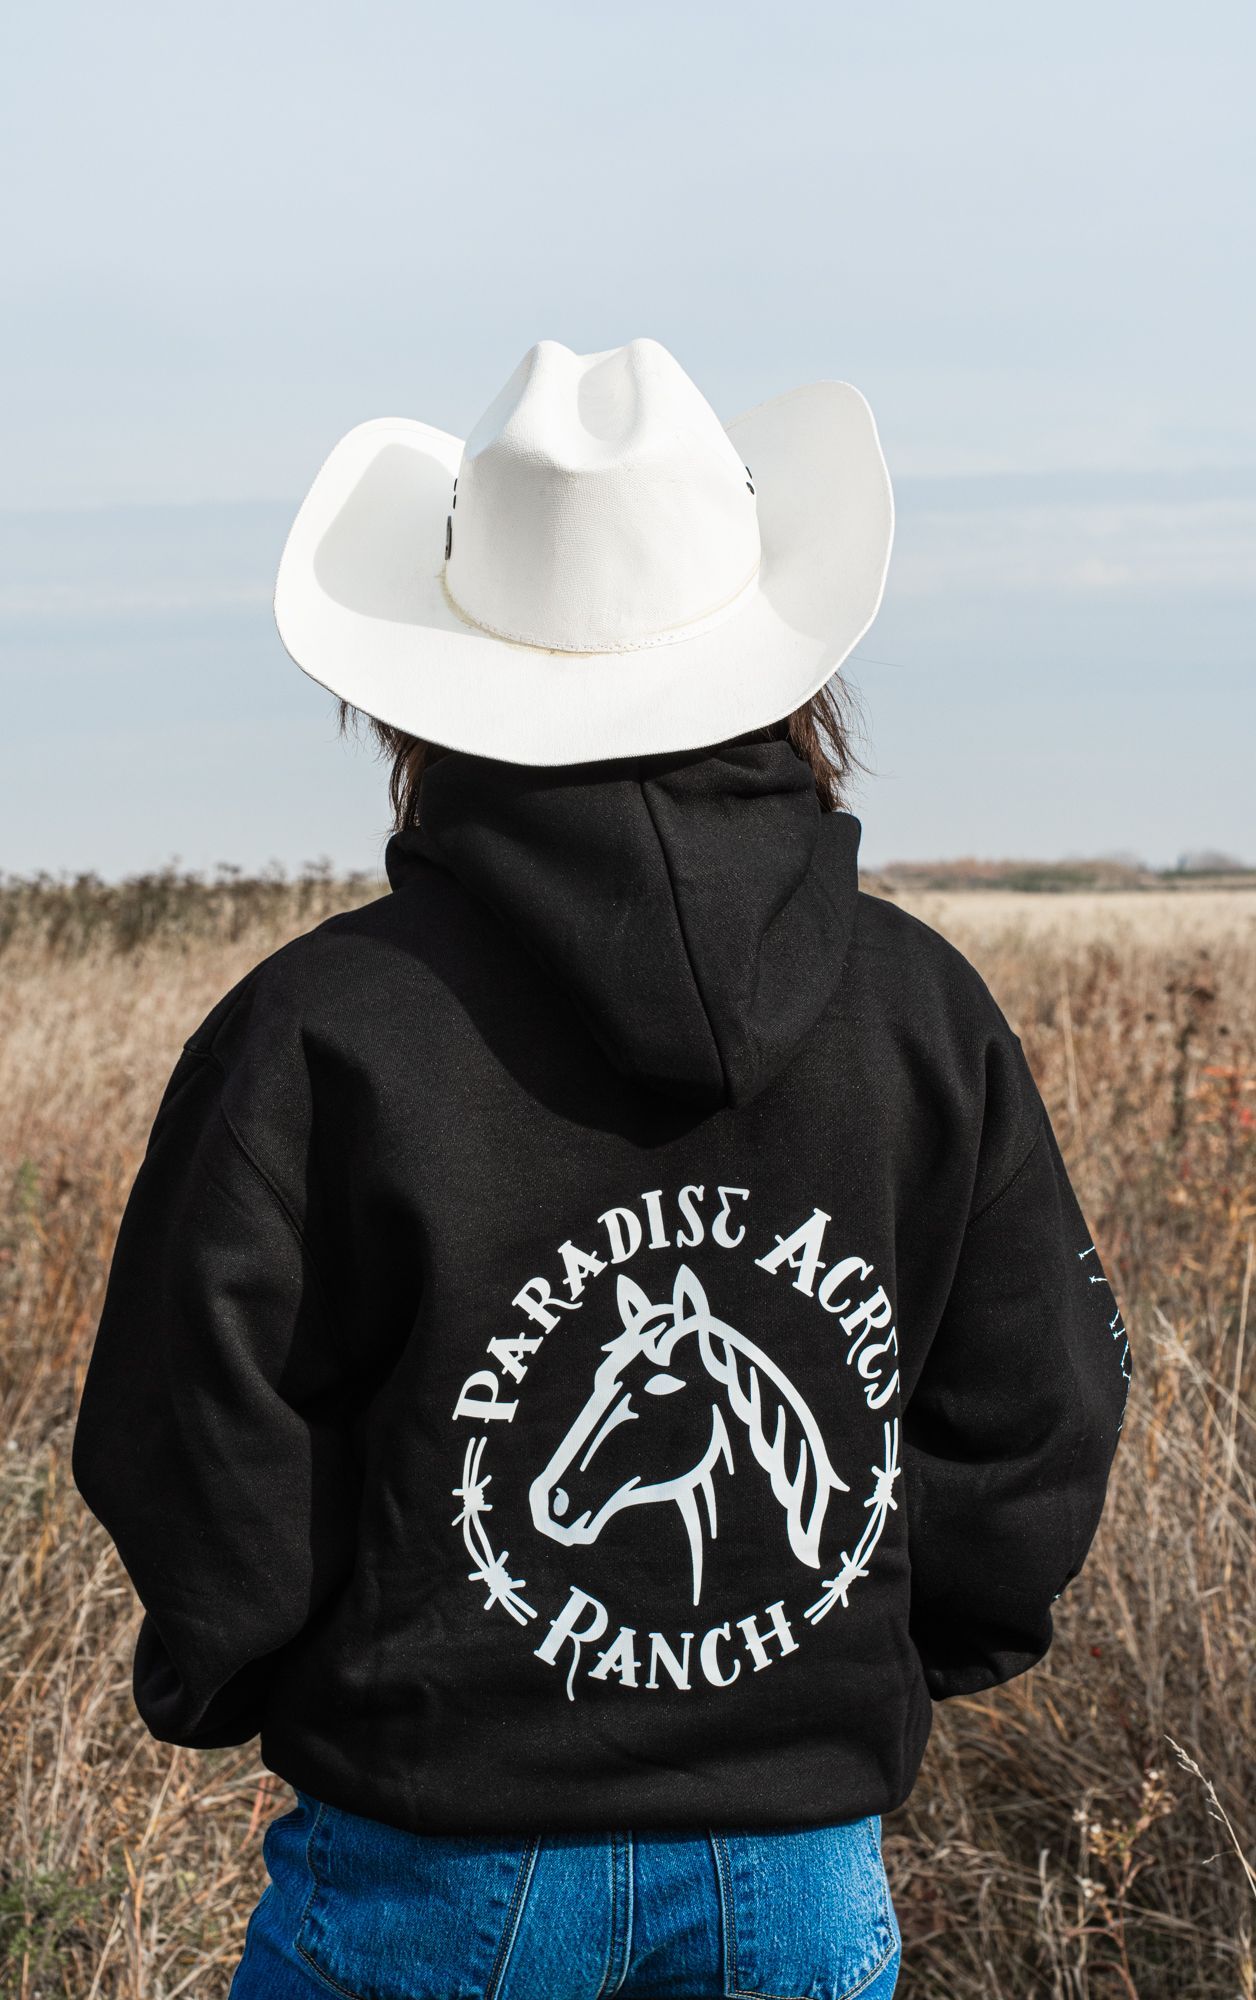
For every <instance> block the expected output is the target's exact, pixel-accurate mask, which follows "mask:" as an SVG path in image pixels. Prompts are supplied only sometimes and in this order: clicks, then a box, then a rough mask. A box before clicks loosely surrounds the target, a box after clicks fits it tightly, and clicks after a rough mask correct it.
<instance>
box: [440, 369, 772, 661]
mask: <svg viewBox="0 0 1256 2000" xmlns="http://www.w3.org/2000/svg"><path fill="white" fill-rule="evenodd" d="M449 544H450V548H449V555H448V557H447V560H446V566H445V581H446V587H447V590H448V592H449V595H450V598H451V599H452V601H453V603H454V605H455V607H456V608H457V609H458V610H459V611H460V612H461V613H462V615H463V616H464V617H465V618H468V619H470V620H471V622H472V623H474V624H476V625H479V626H482V627H483V628H484V629H485V630H487V631H489V632H492V633H495V634H497V635H498V636H499V637H501V638H506V639H515V640H519V641H520V642H522V643H524V644H526V645H530V646H540V647H546V648H551V649H553V650H555V651H561V652H616V651H620V650H625V649H628V648H637V647H640V646H642V645H648V644H660V643H664V642H665V641H666V640H668V639H669V638H674V637H687V636H689V634H690V633H692V632H693V631H694V630H695V628H700V627H701V625H702V624H704V623H706V622H708V621H711V620H713V619H717V618H718V617H719V616H720V615H721V614H722V613H723V612H724V611H726V610H728V609H731V607H732V606H733V604H734V603H736V601H737V600H738V599H739V598H740V596H741V594H742V593H743V591H745V590H746V589H748V588H749V587H750V585H751V584H752V583H753V581H754V578H755V576H756V574H757V571H758V567H759V558H760V541H759V524H758V516H757V511H756V507H755V498H754V492H753V485H752V482H751V480H750V479H749V478H748V476H747V472H746V468H745V466H744V465H743V464H742V462H741V459H740V458H739V456H738V453H737V449H736V446H735V445H734V444H733V442H732V440H731V439H730V437H729V436H728V433H727V432H726V431H725V429H724V427H723V425H722V424H721V423H720V420H719V418H718V417H717V416H716V414H715V412H714V410H713V409H712V408H711V406H710V404H709V403H708V402H707V400H706V398H705V397H704V396H703V395H702V393H701V391H700V390H699V389H698V388H697V387H696V385H695V384H694V383H693V382H691V381H690V379H689V377H688V375H686V373H685V371H684V369H683V368H682V367H681V366H680V364H679V362H677V361H676V360H675V358H674V357H673V356H672V355H671V354H669V352H668V351H667V349H666V348H665V347H663V346H661V345H660V344H659V342H658V341H655V340H634V341H630V342H629V343H628V344H627V346H624V347H613V348H608V349H606V350H604V351H603V352H601V353H598V354H574V353H573V352H572V351H571V349H570V348H568V347H564V346H563V345H562V344H561V343H560V342H558V341H554V340H542V341H539V342H538V343H537V345H536V346H535V347H533V348H531V349H530V350H529V352H528V353H527V354H526V355H525V356H524V358H523V360H522V361H521V362H520V363H519V366H518V367H517V368H516V369H515V371H514V373H513V375H512V376H511V377H510V380H509V381H508V382H507V383H506V385H505V387H504V388H503V389H502V390H501V391H500V393H499V394H498V395H497V396H496V397H495V398H494V400H493V402H492V403H491V404H490V405H489V407H488V409H487V410H486V411H485V412H484V415H483V416H482V417H481V418H480V419H479V421H478V423H477V424H476V425H475V426H474V428H473V429H472V431H471V433H470V435H469V437H468V438H467V440H466V443H465V445H464V447H463V453H462V460H461V464H460V466H459V470H458V481H457V487H456V494H455V498H454V502H453V505H452V507H451V515H450V527H449Z"/></svg>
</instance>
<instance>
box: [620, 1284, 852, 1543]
mask: <svg viewBox="0 0 1256 2000" xmlns="http://www.w3.org/2000/svg"><path fill="white" fill-rule="evenodd" d="M618 1303H619V1308H620V1313H621V1316H622V1318H623V1321H624V1328H623V1332H622V1333H621V1334H620V1335H618V1336H617V1340H623V1339H624V1338H625V1336H626V1335H627V1336H631V1337H632V1338H633V1339H634V1341H635V1342H636V1343H639V1351H641V1352H646V1353H649V1355H650V1356H651V1358H652V1359H653V1360H654V1361H656V1362H657V1363H658V1364H659V1365H660V1366H663V1367H666V1366H667V1364H668V1362H669V1361H670V1359H671V1355H672V1350H673V1349H674V1348H675V1346H676V1345H677V1343H678V1342H679V1341H680V1340H682V1339H683V1338H685V1337H686V1336H687V1335H689V1334H692V1333H696V1334H697V1336H698V1345H699V1352H700V1354H701V1356H702V1363H703V1366H704V1367H705V1369H706V1371H707V1374H708V1375H709V1376H711V1378H712V1380H713V1381H715V1382H717V1383H719V1385H720V1387H721V1388H722V1389H723V1391H724V1395H725V1399H726V1401H727V1404H728V1407H729V1409H730V1410H731V1411H732V1413H733V1415H734V1416H736V1417H737V1418H738V1420H739V1421H740V1423H741V1424H742V1425H743V1427H744V1429H745V1432H746V1436H747V1437H748V1439H749V1441H750V1449H751V1451H752V1453H753V1454H754V1457H755V1460H756V1462H757V1463H758V1464H759V1465H760V1466H761V1467H762V1468H763V1470H764V1471H765V1472H766V1473H767V1475H768V1479H769V1481H770V1483H771V1487H772V1492H773V1495H774V1497H775V1498H776V1500H777V1501H778V1503H779V1504H780V1506H781V1508H782V1510H783V1512H784V1514H785V1519H786V1524H787V1530H788V1535H789V1545H790V1548H791V1549H792V1550H793V1552H794V1554H795V1556H796V1557H797V1558H798V1560H799V1562H802V1563H806V1564H807V1566H808V1568H810V1569H818V1568H819V1566H820V1532H821V1529H822V1528H823V1525H824V1516H825V1512H826V1510H827V1507H828V1503H829V1494H830V1493H833V1492H838V1493H848V1492H849V1491H850V1488H849V1486H848V1485H847V1483H846V1481H845V1480H844V1479H839V1477H838V1475H837V1473H836V1472H835V1470H834V1468H833V1465H832V1462H831V1461H830V1459H829V1455H828V1450H827V1447H826V1445H825V1442H824V1438H823V1436H822V1434H821V1432H820V1428H819V1425H818V1424H817V1423H816V1420H815V1418H814V1417H813V1416H812V1414H811V1411H810V1410H809V1409H808V1407H807V1405H806V1403H805V1402H804V1401H803V1398H802V1396H801V1395H800V1394H799V1391H798V1390H797V1389H796V1388H795V1386H794V1384H793V1383H792V1382H791V1381H790V1379H789V1377H788V1375H786V1374H785V1372H784V1370H783V1369H781V1368H779V1367H778V1366H777V1364H776V1363H775V1362H774V1361H773V1360H772V1358H771V1356H770V1355H769V1354H766V1353H765V1352H764V1351H763V1349H762V1348H761V1347H759V1346H757V1345H756V1343H755V1342H754V1341H753V1340H750V1339H748V1338H747V1336H746V1335H745V1334H744V1333H739V1332H738V1331H737V1329H736V1327H733V1326H728V1325H727V1324H726V1323H725V1322H724V1321H723V1320H719V1319H716V1318H715V1316H714V1315H713V1313H712V1311H711V1307H710V1303H709V1301H708V1299H707V1295H706V1292H705V1290H704V1288H703V1286H702V1283H701V1281H700V1279H699V1278H698V1277H697V1276H696V1274H695V1273H694V1272H693V1271H692V1270H691V1269H690V1268H689V1266H688V1265H687V1264H681V1265H680V1267H679V1268H678V1270H677V1272H676V1279H675V1283H674V1285H673V1288H672V1298H671V1304H670V1309H669V1308H668V1307H665V1306H664V1307H660V1306H658V1305H655V1304H653V1303H652V1302H651V1300H650V1299H649V1297H648V1296H647V1294H646V1293H645V1292H644V1291H643V1290H642V1288H641V1286H640V1285H638V1284H635V1283H634V1282H633V1280H632V1279H630V1278H629V1277H628V1276H627V1275H626V1274H621V1276H620V1279H619V1287H618ZM661 1313H667V1314H668V1320H667V1321H666V1322H665V1323H664V1324H662V1325H660V1324H658V1321H659V1316H660V1314H661ZM607 1345H608V1347H609V1346H610V1345H611V1343H609V1342H608V1343H607Z"/></svg>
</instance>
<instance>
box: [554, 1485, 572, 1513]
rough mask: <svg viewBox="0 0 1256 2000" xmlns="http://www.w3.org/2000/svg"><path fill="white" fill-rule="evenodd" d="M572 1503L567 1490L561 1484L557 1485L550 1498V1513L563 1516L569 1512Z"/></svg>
mask: <svg viewBox="0 0 1256 2000" xmlns="http://www.w3.org/2000/svg"><path fill="white" fill-rule="evenodd" d="M570 1505H571V1502H570V1500H569V1499H568V1498H567V1495H566V1492H565V1490H564V1489H563V1488H562V1487H561V1486H556V1487H555V1488H554V1491H553V1494H552V1495H551V1498H550V1513H551V1514H558V1515H560V1516H561V1515H563V1514H565V1513H566V1512H567V1509H568V1507H570Z"/></svg>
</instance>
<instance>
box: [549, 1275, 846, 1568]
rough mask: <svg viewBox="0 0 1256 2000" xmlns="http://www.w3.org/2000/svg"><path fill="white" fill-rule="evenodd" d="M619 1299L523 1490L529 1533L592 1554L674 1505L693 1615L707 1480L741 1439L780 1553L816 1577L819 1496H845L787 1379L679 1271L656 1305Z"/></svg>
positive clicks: (710, 1502)
mask: <svg viewBox="0 0 1256 2000" xmlns="http://www.w3.org/2000/svg"><path fill="white" fill-rule="evenodd" d="M616 1300H617V1303H618V1306H619V1314H620V1318H621V1320H622V1321H623V1326H622V1329H621V1331H620V1332H619V1333H617V1334H616V1335H615V1336H614V1338H613V1339H611V1340H608V1341H607V1342H606V1343H605V1345H604V1347H603V1349H602V1352H603V1354H604V1355H605V1357H606V1358H605V1360H604V1361H602V1362H601V1363H600V1365H599V1366H598V1368H597V1371H596V1373H595V1374H594V1377H593V1386H592V1388H591V1390H590V1391H589V1395H588V1398H587V1399H586V1401H585V1403H584V1406H583V1408H582V1409H581V1410H580V1412H579V1414H578V1415H577V1416H576V1418H575V1420H574V1422H573V1423H572V1424H571V1426H570V1428H569V1430H568V1431H567V1434H566V1436H565V1437H564V1438H563V1440H562V1442H561V1443H560V1444H559V1446H558V1448H557V1450H556V1451H555V1452H554V1454H553V1456H552V1458H551V1459H550V1461H549V1464H548V1465H547V1466H546V1467H545V1469H544V1471H543V1472H540V1473H538V1475H537V1477H536V1478H535V1479H534V1480H533V1482H532V1485H531V1488H530V1492H529V1498H530V1501H531V1507H532V1519H533V1522H534V1523H535V1525H536V1527H537V1528H538V1529H539V1530H540V1532H541V1533H542V1534H543V1535H549V1536H550V1537H551V1538H552V1539H553V1540H554V1541H556V1542H567V1543H576V1542H595V1541H596V1540H597V1538H598V1536H599V1535H600V1534H601V1532H602V1530H603V1528H604V1527H605V1526H606V1523H607V1522H608V1521H609V1520H611V1519H612V1518H613V1516H614V1515H616V1514H618V1513H619V1512H620V1510H621V1509H622V1508H624V1507H653V1506H658V1505H662V1504H664V1503H667V1502H670V1503H671V1504H672V1505H674V1506H675V1507H676V1508H677V1509H678V1510H679V1512H680V1517H681V1519H682V1521H683V1522H684V1525H685V1532H686V1534H687V1535H688V1537H689V1548H690V1554H691V1556H692V1559H693V1601H694V1603H695V1604H697V1602H698V1600H699V1597H700V1595H701V1591H702V1556H703V1548H704V1533H709V1534H710V1537H711V1539H712V1541H714V1539H715V1535H716V1516H715V1484H714V1473H715V1468H716V1466H717V1465H718V1464H719V1463H720V1461H721V1460H723V1462H724V1465H725V1467H726V1469H727V1471H728V1472H729V1473H730V1474H731V1473H733V1472H734V1471H735V1469H736V1467H735V1463H734V1452H733V1437H735V1438H737V1439H739V1440H740V1439H742V1438H744V1440H745V1442H746V1443H747V1444H748V1445H749V1447H750V1452H751V1454H752V1456H753V1457H754V1459H755V1460H756V1462H757V1463H758V1464H759V1465H760V1466H761V1467H762V1468H763V1470H764V1471H765V1472H766V1473H767V1475H768V1478H769V1480H770V1483H771V1488H772V1492H773V1494H774V1496H775V1498H776V1499H777V1500H778V1501H779V1503H780V1506H781V1508H782V1510H783V1512H784V1515H785V1526H786V1532H787V1534H788V1538H789V1546H790V1548H791V1549H792V1550H793V1552H794V1554H795V1556H796V1557H797V1558H798V1560H799V1562H801V1563H806V1565H807V1566H808V1568H810V1569H818V1568H819V1566H820V1550H819V1542H820V1530H821V1528H822V1527H823V1525H824V1515H825V1510H826V1508H827V1506H828V1502H829V1494H830V1493H833V1492H840V1493H848V1492H849V1491H850V1488H849V1487H848V1486H847V1484H846V1482H845V1480H843V1479H839V1478H838V1476H837V1474H836V1472H835V1471H834V1470H833V1467H832V1465H831V1464H830V1462H829V1455H828V1452H827V1450H826V1448H825V1444H824V1439H823V1437H822V1436H821V1434H820V1429H819V1426H818V1425H817V1423H816V1420H815V1418H814V1417H813V1416H812V1414H811V1411H810V1410H809V1409H808V1407H807V1405H806V1403H805V1402H804V1401H803V1399H802V1397H801V1395H800V1394H799V1392H798V1390H797V1389H796V1388H795V1387H794V1385H793V1383H792V1382H791V1381H790V1380H789V1377H788V1376H787V1375H786V1374H785V1373H784V1372H783V1371H782V1370H781V1369H780V1368H778V1367H777V1365H776V1363H775V1362H774V1361H773V1360H772V1359H771V1358H770V1356H768V1355H767V1354H765V1353H764V1352H763V1349H762V1348H761V1347H757V1346H756V1345H755V1343H754V1342H753V1341H752V1340H748V1339H747V1338H746V1336H745V1335H744V1334H742V1333H738V1332H737V1330H736V1328H735V1327H731V1326H726V1325H725V1324H724V1322H723V1321H722V1320H718V1319H716V1318H715V1317H714V1315H713V1314H712V1312H711V1308H710V1305H709V1304H708V1302H707V1296H706V1293H705V1291H704V1290H703V1288H702V1285H701V1284H700V1282H699V1280H698V1279H697V1278H696V1277H695V1275H694V1273H693V1272H692V1271H691V1270H690V1269H689V1266H688V1265H687V1264H682V1265H681V1266H680V1267H679V1269H678V1270H677V1272H676V1280H675V1283H674V1285H673V1287H672V1296H671V1299H670V1300H669V1301H668V1302H667V1303H666V1304H662V1305H656V1304H654V1303H653V1302H652V1301H651V1300H650V1299H649V1298H648V1297H647V1296H646V1294H645V1292H644V1291H643V1290H642V1289H641V1286H640V1285H638V1284H635V1283H634V1282H633V1280H632V1279H631V1278H629V1277H627V1276H626V1275H622V1274H621V1276H620V1279H619V1285H618V1289H617V1293H616ZM730 1424H731V1428H732V1434H733V1436H732V1437H730V1434H729V1433H730ZM699 1494H701V1495H702V1500H703V1503H704V1506H705V1511H706V1528H705V1531H704V1528H703V1523H702V1518H701V1515H700V1512H699V1508H698V1495H699Z"/></svg>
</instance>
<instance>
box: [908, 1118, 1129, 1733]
mask: <svg viewBox="0 0 1256 2000" xmlns="http://www.w3.org/2000/svg"><path fill="white" fill-rule="evenodd" d="M1132 1372H1133V1371H1132V1360H1131V1355H1130V1349H1129V1340H1128V1336H1127V1333H1126V1329H1125V1326H1124V1322H1123V1319H1122V1316H1121V1314H1120V1311H1119V1309H1118V1306H1117V1302H1116V1300H1115V1298H1114V1297H1113V1293H1112V1288H1111V1286H1110V1284H1109V1283H1108V1281H1107V1278H1106V1275H1105V1274H1104V1272H1103V1271H1102V1269H1101V1268H1100V1265H1099V1255H1098V1252H1097V1250H1096V1249H1095V1246H1094V1239H1093V1236H1092V1235H1091V1232H1090V1231H1089V1229H1088V1228H1087V1226H1086V1223H1085V1221H1084V1218H1083V1217H1082V1214H1081V1210H1080V1208H1079V1206H1078V1203H1077V1199H1076V1196H1075V1194H1074V1192H1073V1189H1072V1186H1071V1185H1070V1182H1069V1179H1068V1175H1067V1172H1066V1170H1065V1167H1064V1163H1063V1160H1062V1159H1061V1156H1060V1152H1059V1148H1058V1146H1057V1144H1056V1140H1055V1135H1054V1133H1053V1132H1052V1130H1051V1126H1050V1122H1049V1120H1047V1118H1046V1117H1045V1114H1044V1118H1043V1122H1042V1125H1041V1127H1040V1130H1039V1135H1038V1138H1037V1140H1036V1141H1035V1143H1034V1145H1033V1147H1032V1148H1031V1151H1030V1153H1029V1155H1028V1157H1027V1158H1026V1160H1025V1162H1024V1163H1023V1165H1022V1167H1021V1169H1020V1170H1019V1171H1018V1172H1017V1173H1016V1174H1015V1175H1014V1177H1013V1179H1012V1181H1011V1182H1010V1184H1009V1185H1008V1187H1007V1188H1006V1189H1005V1190H1004V1192H1003V1193H1002V1194H1001V1195H999V1196H998V1197H997V1198H996V1199H995V1201H994V1202H992V1203H991V1205H990V1206H989V1207H988V1208H987V1209H985V1210H984V1211H983V1212H982V1213H981V1214H980V1215H979V1216H977V1217H976V1218H975V1219H974V1221H972V1222H970V1224H969V1226H968V1230H967V1232H966V1235H965V1239H964V1245H963V1249H962V1251H961V1255H960V1261H959V1266H958V1269H957V1272H956V1277H955V1283H954V1285H953V1287H952V1291H951V1296H950V1299H949V1300H948V1303H947V1307H946V1311H945V1313H944V1314H943V1318H942V1322H941V1325H940V1326H939V1329H938V1332H937V1335H936V1337H935V1339H934V1343H933V1346H932V1348H931V1350H930V1353H929V1355H928V1357H927V1358H926V1361H925V1364H924V1367H923V1369H922V1370H921V1373H920V1376H919V1379H918V1381H917V1382H916V1384H915V1385H914V1388H913V1389H912V1392H911V1393H910V1395H909V1397H908V1400H907V1404H906V1407H905V1411H904V1423H903V1434H904V1471H905V1481H906V1493H907V1503H908V1533H909V1547H910V1554H911V1571H912V1596H911V1628H912V1637H913V1640H914V1642H915V1644H916V1647H917V1651H918V1653H919V1655H920V1658H921V1662H922V1666H923V1669H924V1673H925V1678H926V1682H927V1684H928V1686H929V1689H930V1692H931V1693H932V1695H933V1696H934V1699H935V1700H944V1699H946V1698H947V1697H949V1696H952V1695H959V1694H973V1693H977V1692H979V1691H980V1690H982V1689H985V1688H990V1687H995V1686H998V1685H999V1684H1000V1683H1001V1682H1003V1681H1007V1680H1011V1679H1012V1678H1013V1677H1014V1676H1015V1675H1017V1674H1020V1673H1024V1672H1025V1671H1026V1670H1027V1669H1028V1668H1029V1667H1032V1666H1034V1665H1035V1664H1036V1663H1037V1662H1038V1661H1039V1660H1040V1659H1042V1658H1043V1656H1044V1655H1045V1653H1046V1652H1047V1650H1048V1648H1049V1646H1050V1644H1051V1639H1052V1620H1051V1606H1052V1605H1053V1604H1054V1603H1055V1602H1056V1601H1057V1600H1058V1598H1059V1597H1060V1595H1061V1593H1062V1592H1063V1591H1064V1590H1065V1588H1066V1587H1067V1585H1068V1584H1069V1583H1071V1582H1072V1580H1073V1579H1074V1577H1076V1576H1077V1575H1078V1574H1079V1573H1080V1571H1081V1568H1082V1566H1083V1564H1084V1562H1085V1560H1086V1556H1087V1554H1088V1552H1089V1549H1090V1546H1091V1544H1092V1542H1093V1540H1094V1536H1095V1533H1096V1531H1097V1529H1098V1525H1099V1521H1100V1518H1101V1515H1102V1512H1103V1507H1104V1502H1105V1499H1106V1496H1107V1488H1108V1478H1109V1473H1110V1470H1111V1465H1112V1461H1113V1458H1114V1455H1115V1452H1116V1448H1117V1443H1118V1439H1119V1436H1120V1432H1121V1429H1122V1426H1123V1423H1124V1416H1125V1408H1126V1402H1127V1397H1128V1391H1129V1384H1130V1380H1131V1377H1132Z"/></svg>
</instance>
